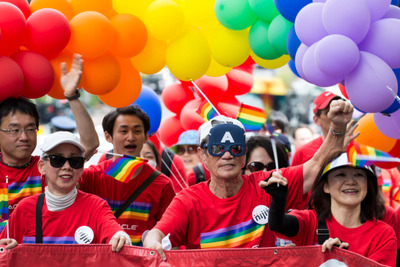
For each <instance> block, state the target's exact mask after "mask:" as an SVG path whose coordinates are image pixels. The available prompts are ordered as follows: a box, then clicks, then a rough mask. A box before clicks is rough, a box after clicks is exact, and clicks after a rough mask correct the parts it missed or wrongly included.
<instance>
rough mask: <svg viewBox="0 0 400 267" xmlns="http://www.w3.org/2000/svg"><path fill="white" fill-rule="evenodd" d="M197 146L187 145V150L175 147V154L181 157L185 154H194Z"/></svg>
mask: <svg viewBox="0 0 400 267" xmlns="http://www.w3.org/2000/svg"><path fill="white" fill-rule="evenodd" d="M197 147H198V145H188V146H187V148H186V147H185V146H177V147H176V154H178V155H179V156H182V155H183V154H185V152H187V153H188V154H196V153H197Z"/></svg>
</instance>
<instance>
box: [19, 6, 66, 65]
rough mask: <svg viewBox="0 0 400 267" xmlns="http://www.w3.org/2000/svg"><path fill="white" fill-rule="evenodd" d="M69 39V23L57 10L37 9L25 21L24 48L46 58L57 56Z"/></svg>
mask: <svg viewBox="0 0 400 267" xmlns="http://www.w3.org/2000/svg"><path fill="white" fill-rule="evenodd" d="M49 22H51V23H49ZM70 37H71V27H70V26H69V21H68V19H67V18H66V17H65V16H64V14H63V13H61V12H60V11H58V10H55V9H52V8H43V9H39V10H38V11H35V12H33V14H32V15H31V16H30V17H29V18H28V20H27V32H26V46H27V47H28V48H29V49H30V50H32V51H34V52H37V53H39V54H42V55H44V56H46V57H48V58H54V57H55V56H57V55H58V54H59V53H60V52H61V51H62V50H63V49H64V48H65V47H66V46H67V44H68V41H69V39H70Z"/></svg>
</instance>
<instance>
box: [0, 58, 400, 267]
mask: <svg viewBox="0 0 400 267" xmlns="http://www.w3.org/2000/svg"><path fill="white" fill-rule="evenodd" d="M82 66H83V61H82V59H81V57H80V56H79V55H74V59H73V63H72V65H71V69H70V70H69V71H68V72H67V69H66V67H65V64H62V72H61V74H62V75H61V85H62V88H63V90H64V92H65V97H66V99H67V100H68V102H69V105H70V108H71V111H72V113H73V115H74V119H75V124H74V125H73V126H74V127H73V128H76V130H77V132H78V134H79V137H80V139H78V138H77V137H76V136H75V135H74V134H73V133H71V132H70V131H66V130H63V129H55V130H54V132H53V133H51V134H50V135H49V136H48V137H47V138H46V139H45V141H44V143H43V145H42V147H41V148H40V149H41V155H40V156H32V152H33V151H34V149H35V148H36V138H37V131H38V127H39V115H38V112H37V108H36V106H35V104H33V103H32V102H31V101H30V100H28V99H25V98H23V97H19V98H9V99H5V100H3V101H1V102H0V152H1V156H0V174H1V176H0V182H1V183H5V182H7V183H8V192H9V197H8V204H9V209H8V210H9V215H10V218H9V220H8V221H6V222H5V223H2V224H0V226H1V227H2V229H0V230H2V232H1V240H0V244H2V245H6V248H7V249H12V248H13V247H15V246H17V244H21V243H44V244H90V243H92V244H93V243H106V244H111V249H112V251H116V252H118V251H120V250H121V249H122V248H123V247H124V246H126V245H136V246H144V247H147V248H151V249H154V250H157V251H158V253H159V255H160V256H161V258H162V259H163V260H168V259H167V257H166V254H165V252H164V249H165V246H163V243H164V242H163V240H164V241H165V238H166V237H168V242H170V245H171V246H172V248H173V249H213V248H256V247H275V246H303V245H314V244H319V245H321V250H322V252H324V251H326V250H331V249H332V247H333V246H337V247H339V248H341V249H348V250H349V251H353V252H355V253H358V254H361V255H363V256H365V257H368V258H370V259H372V260H375V261H377V262H379V263H382V264H386V265H389V266H396V254H397V251H398V249H399V248H400V239H399V238H398V237H399V233H400V225H399V224H398V219H397V218H398V217H399V216H400V209H398V203H397V202H396V200H395V199H394V198H393V196H394V194H395V190H391V191H388V190H384V188H383V185H384V183H387V181H388V180H390V181H391V184H392V185H393V188H395V187H396V186H398V185H399V184H400V174H399V171H398V170H397V168H395V169H393V170H389V171H386V170H385V171H384V170H382V171H380V169H379V168H377V167H374V166H372V168H371V167H365V166H360V165H357V163H354V162H352V161H351V160H350V159H349V158H348V156H347V154H346V153H343V152H344V151H346V147H347V146H348V145H349V144H350V143H351V142H353V141H354V140H356V138H357V136H358V134H359V133H357V131H356V129H357V124H356V123H355V122H354V121H353V120H352V114H353V107H352V105H351V104H350V103H349V102H348V101H345V100H344V99H342V98H341V97H340V96H337V95H334V94H332V93H330V92H324V93H322V94H321V95H319V96H318V97H316V99H315V100H314V107H313V112H314V122H315V125H317V126H318V127H319V128H320V131H321V133H322V134H321V135H320V136H318V137H316V136H315V133H314V132H313V131H312V130H311V128H310V127H309V126H307V125H299V127H297V128H296V129H294V130H293V131H290V129H289V125H288V121H287V119H286V118H285V117H284V115H283V114H282V113H279V112H276V113H274V115H273V116H272V115H271V118H270V122H271V125H272V128H273V131H274V132H273V133H272V134H271V133H270V132H269V131H260V132H259V133H257V134H253V135H252V136H250V137H249V136H248V135H247V133H246V131H245V128H244V126H243V125H242V124H241V123H240V122H239V121H238V120H236V119H233V118H228V117H226V116H217V117H214V118H212V119H211V120H209V121H207V122H205V123H203V124H202V125H201V126H200V128H199V129H197V130H189V131H185V132H183V133H182V134H181V135H180V137H179V140H178V142H177V143H176V144H175V145H173V146H172V147H170V148H168V147H163V146H162V145H159V144H156V143H155V142H152V141H151V140H150V139H151V138H150V137H149V129H150V119H149V117H148V116H147V114H146V113H145V112H144V111H143V110H141V109H140V108H139V107H138V106H129V107H125V108H118V109H115V110H113V111H111V112H109V113H108V114H106V115H105V116H104V118H103V122H102V126H103V130H104V134H105V138H106V140H107V141H108V142H110V143H111V144H112V146H113V149H112V151H111V152H109V153H108V157H106V156H104V157H103V158H102V159H101V160H100V161H99V162H98V163H97V164H95V165H91V166H89V167H87V168H85V167H84V163H85V161H87V160H88V159H90V157H91V156H92V155H93V154H94V153H96V149H97V148H98V146H99V139H98V137H97V134H96V131H95V128H94V124H93V122H92V120H91V117H90V115H89V113H88V112H87V110H86V108H85V106H84V105H83V104H82V102H81V101H80V100H79V96H80V94H79V91H78V90H77V89H76V88H77V86H78V84H79V81H80V78H81V75H82ZM290 133H291V134H292V136H289V134H290ZM291 141H292V142H291ZM120 157H131V158H133V159H136V158H144V159H147V162H146V163H145V164H143V165H141V166H140V167H138V168H137V169H136V170H135V172H134V173H133V174H132V175H131V176H130V177H128V179H127V181H126V182H121V181H118V180H117V179H114V178H113V177H111V176H109V175H108V174H106V172H107V169H108V168H109V167H110V166H111V165H112V164H113V163H114V162H115V161H116V160H117V159H119V158H120ZM177 166H178V167H177ZM383 181H385V182H383ZM288 210H290V212H288ZM265 214H268V216H265ZM38 222H39V223H38ZM321 229H323V230H324V231H318V230H321ZM319 233H324V234H319ZM367 241H368V242H367Z"/></svg>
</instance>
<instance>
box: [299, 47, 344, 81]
mask: <svg viewBox="0 0 400 267" xmlns="http://www.w3.org/2000/svg"><path fill="white" fill-rule="evenodd" d="M318 44H319V42H318V43H315V44H313V45H312V46H310V48H308V49H307V51H306V53H305V54H304V57H303V62H302V68H303V72H304V75H305V76H306V80H307V81H308V82H310V83H313V84H315V85H317V86H321V87H327V86H332V85H335V84H338V83H339V82H340V81H342V80H343V76H332V75H329V74H327V73H325V72H323V71H321V69H320V68H319V67H318V65H317V62H316V61H315V50H316V47H317V46H318Z"/></svg>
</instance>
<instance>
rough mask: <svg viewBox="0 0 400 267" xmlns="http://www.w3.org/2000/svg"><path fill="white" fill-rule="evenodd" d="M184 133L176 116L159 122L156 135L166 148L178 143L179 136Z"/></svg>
mask: <svg viewBox="0 0 400 267" xmlns="http://www.w3.org/2000/svg"><path fill="white" fill-rule="evenodd" d="M183 131H185V129H183V127H182V125H181V123H180V120H179V117H178V116H177V115H175V116H172V117H169V118H167V119H166V120H163V121H162V122H161V125H160V128H158V133H159V135H160V139H161V141H162V142H163V144H164V145H166V146H167V147H170V146H173V145H174V144H176V143H178V139H179V135H180V134H181V133H182V132H183Z"/></svg>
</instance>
